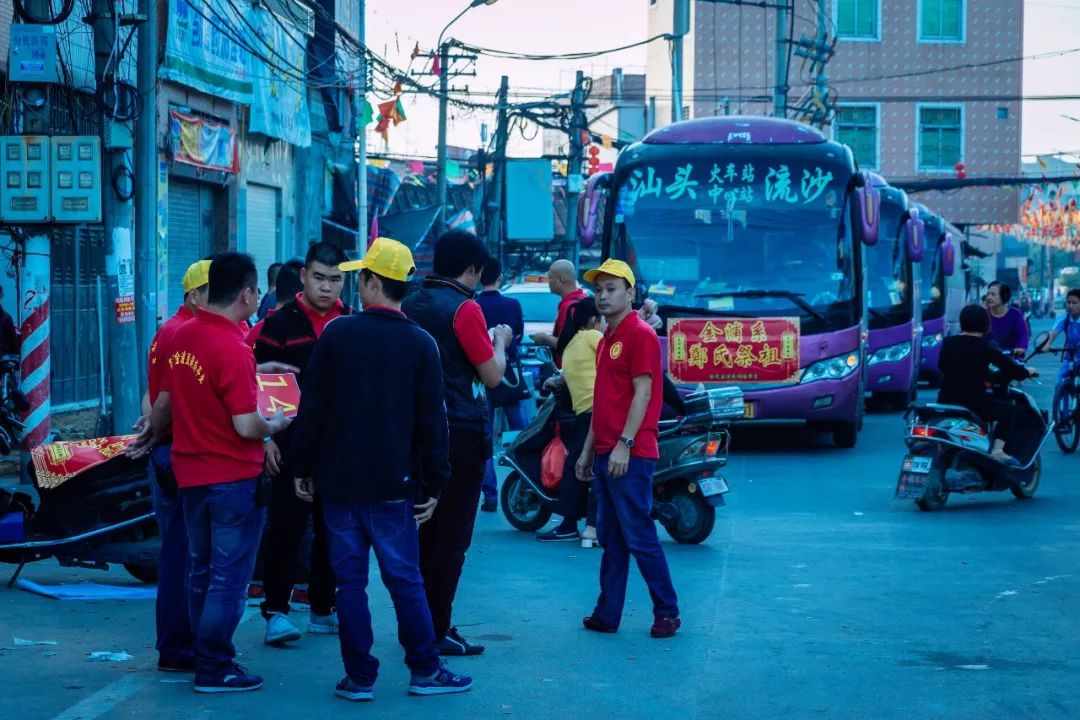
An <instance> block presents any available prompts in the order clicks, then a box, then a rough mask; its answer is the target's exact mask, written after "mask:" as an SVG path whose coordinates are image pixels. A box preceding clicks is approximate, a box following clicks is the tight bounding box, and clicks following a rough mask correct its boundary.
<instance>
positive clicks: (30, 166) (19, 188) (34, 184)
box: [0, 135, 50, 223]
mask: <svg viewBox="0 0 1080 720" xmlns="http://www.w3.org/2000/svg"><path fill="white" fill-rule="evenodd" d="M49 181H50V175H49V137H48V136H47V135H6V136H4V137H0V220H2V221H4V222H8V223H45V222H49V213H50V208H49Z"/></svg>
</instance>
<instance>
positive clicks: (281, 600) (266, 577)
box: [262, 467, 336, 617]
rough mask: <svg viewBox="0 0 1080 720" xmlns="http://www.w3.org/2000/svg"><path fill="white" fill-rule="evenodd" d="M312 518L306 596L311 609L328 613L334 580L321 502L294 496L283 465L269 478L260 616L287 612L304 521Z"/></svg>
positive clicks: (332, 595)
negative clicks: (262, 598)
mask: <svg viewBox="0 0 1080 720" xmlns="http://www.w3.org/2000/svg"><path fill="white" fill-rule="evenodd" d="M309 519H312V523H311V524H312V532H313V537H312V541H311V565H310V570H309V571H308V598H309V600H310V601H311V612H312V613H314V614H316V615H329V614H330V612H331V611H332V610H333V609H334V596H335V590H336V581H335V580H334V573H333V571H332V570H331V569H330V554H329V553H328V552H327V549H326V525H325V524H324V523H323V517H322V505H321V504H320V503H319V499H318V498H317V497H316V498H315V502H313V503H309V502H304V501H303V500H301V499H300V498H298V497H296V490H295V488H294V487H293V473H292V470H291V469H290V468H287V467H283V468H282V472H281V474H280V475H278V476H277V477H275V478H274V480H273V492H272V494H271V497H270V528H269V530H268V532H267V535H266V538H265V542H266V557H265V562H264V566H263V588H264V590H265V592H266V600H265V602H263V604H262V613H263V616H264V617H269V616H270V614H271V613H275V612H279V613H285V614H288V612H289V609H290V608H289V598H290V597H291V596H292V591H293V585H294V584H295V583H296V565H297V559H298V555H299V553H300V548H301V547H303V545H304V535H305V534H306V533H307V526H308V520H309Z"/></svg>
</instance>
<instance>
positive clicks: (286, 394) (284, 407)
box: [255, 373, 300, 418]
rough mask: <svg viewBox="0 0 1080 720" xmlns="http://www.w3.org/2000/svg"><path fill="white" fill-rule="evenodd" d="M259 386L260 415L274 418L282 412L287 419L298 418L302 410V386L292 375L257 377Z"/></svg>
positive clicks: (260, 375)
mask: <svg viewBox="0 0 1080 720" xmlns="http://www.w3.org/2000/svg"><path fill="white" fill-rule="evenodd" d="M255 379H256V381H257V382H258V384H259V414H260V415H262V416H263V417H273V416H274V414H275V413H277V411H278V410H280V411H281V412H282V413H283V414H284V415H285V417H290V418H291V417H296V413H297V411H298V410H299V408H300V385H299V383H297V382H296V376H295V375H293V374H292V373H284V374H281V375H271V374H268V373H259V374H258V375H256V376H255Z"/></svg>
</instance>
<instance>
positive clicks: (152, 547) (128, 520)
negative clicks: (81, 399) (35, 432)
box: [0, 438, 161, 587]
mask: <svg viewBox="0 0 1080 720" xmlns="http://www.w3.org/2000/svg"><path fill="white" fill-rule="evenodd" d="M122 440H123V439H120V438H108V439H101V440H97V441H87V442H98V443H103V446H104V447H105V448H106V450H104V451H103V452H109V453H113V452H115V455H113V456H112V457H111V458H110V459H108V460H106V461H105V462H102V463H99V464H96V465H94V466H92V467H89V468H88V469H86V470H83V471H81V472H78V473H73V474H72V475H70V476H68V477H66V478H64V480H63V482H57V481H56V480H55V479H49V480H47V481H43V480H42V478H39V476H38V473H37V471H36V469H35V467H34V465H33V464H31V466H30V476H31V479H32V481H33V483H34V487H35V491H36V493H37V503H36V505H35V503H34V502H33V500H32V498H30V496H29V495H26V494H24V493H14V494H8V493H6V492H4V491H0V495H4V496H6V499H4V498H0V500H2V501H0V520H5V519H6V520H8V528H9V529H10V528H11V527H12V526H14V527H15V528H16V530H17V531H18V534H17V535H16V536H15V537H14V538H9V539H7V540H4V539H0V563H10V564H13V565H15V566H16V568H15V572H14V574H13V575H12V576H11V578H10V580H9V582H8V587H11V586H12V585H14V584H15V581H16V580H17V579H18V577H19V574H20V573H21V572H22V570H23V568H24V567H25V566H26V565H27V563H32V562H37V561H40V560H46V559H48V558H56V560H57V561H58V562H59V563H60V564H61V565H62V566H65V567H86V568H95V569H99V570H107V569H108V567H109V563H117V564H120V565H122V566H123V567H124V569H125V570H127V571H128V572H129V573H130V574H131V575H132V576H134V577H135V578H136V579H138V580H141V581H143V582H147V583H153V582H157V566H158V557H159V555H160V552H161V543H160V538H159V533H158V526H157V522H156V521H155V519H154V510H153V504H152V500H151V495H150V482H151V481H150V479H149V477H148V472H147V459H146V458H142V459H139V460H134V459H131V458H129V457H127V456H126V455H124V454H123V447H122V446H121V445H122V444H123V443H122ZM41 451H42V452H44V453H48V454H50V455H51V457H55V458H58V459H63V458H64V457H65V455H66V454H70V443H64V442H59V443H52V444H50V445H46V446H43V447H42V448H41ZM12 518H14V520H15V522H14V523H13V522H10V520H11V519H12ZM0 537H3V536H0Z"/></svg>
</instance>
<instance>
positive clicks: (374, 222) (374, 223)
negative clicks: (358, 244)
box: [368, 213, 379, 247]
mask: <svg viewBox="0 0 1080 720" xmlns="http://www.w3.org/2000/svg"><path fill="white" fill-rule="evenodd" d="M377 237H379V214H378V213H375V215H374V216H373V217H372V218H371V232H369V233H368V247H371V243H373V242H375V239H376V238H377Z"/></svg>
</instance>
